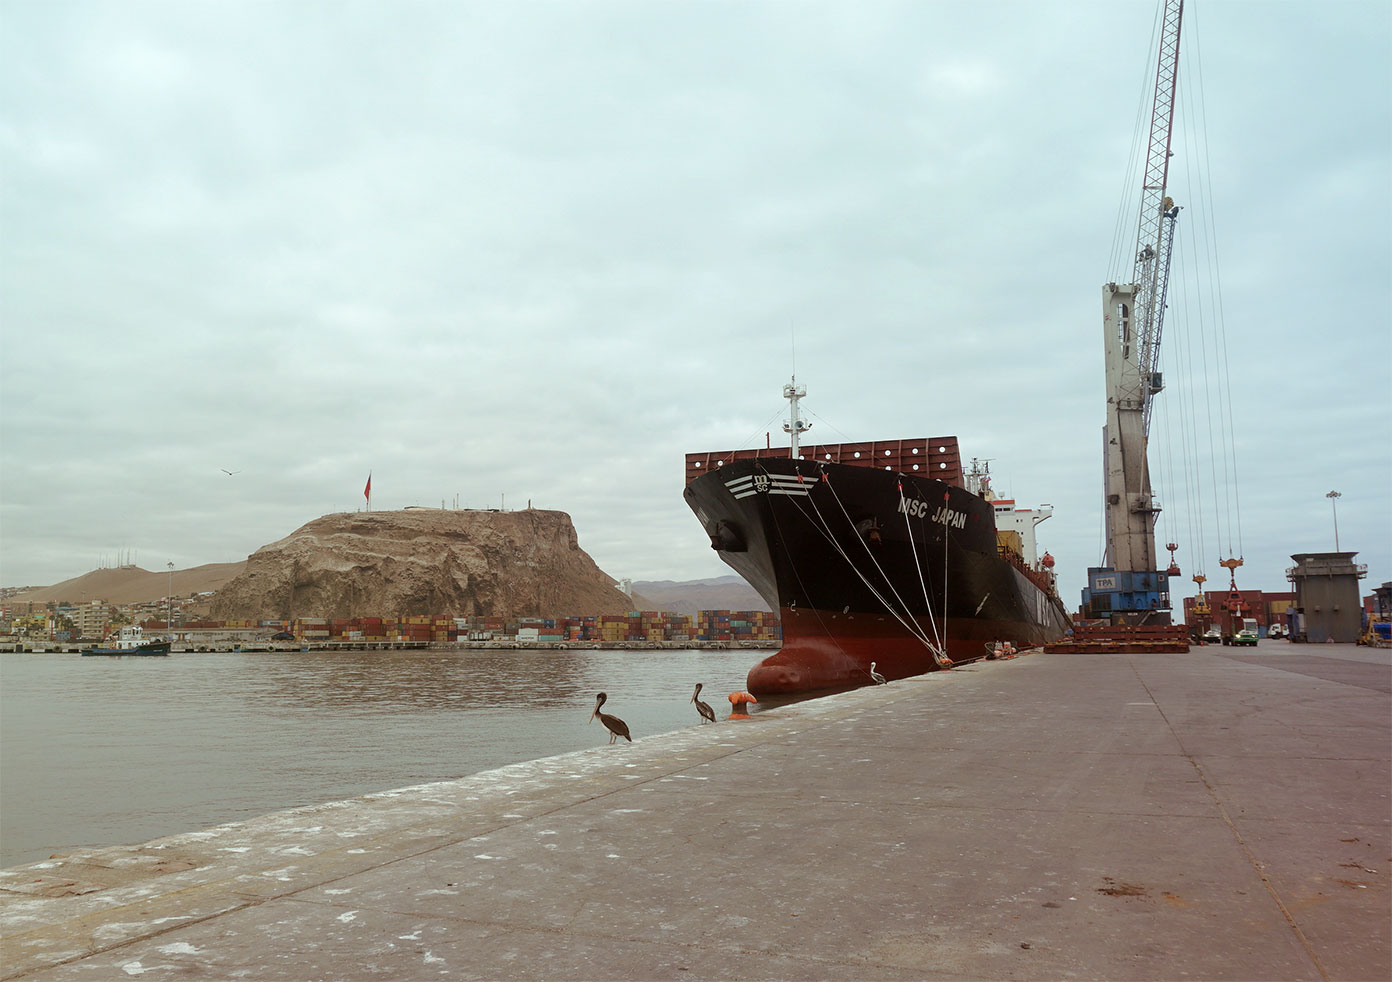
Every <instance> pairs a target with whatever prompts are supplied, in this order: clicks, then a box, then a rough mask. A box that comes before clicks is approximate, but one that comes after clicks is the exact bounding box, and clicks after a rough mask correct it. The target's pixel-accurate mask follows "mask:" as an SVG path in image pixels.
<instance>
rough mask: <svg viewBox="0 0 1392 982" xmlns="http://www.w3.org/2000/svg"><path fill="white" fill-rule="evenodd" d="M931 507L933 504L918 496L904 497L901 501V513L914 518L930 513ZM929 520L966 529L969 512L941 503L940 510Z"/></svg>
mask: <svg viewBox="0 0 1392 982" xmlns="http://www.w3.org/2000/svg"><path fill="white" fill-rule="evenodd" d="M929 507H931V506H930V505H929V504H928V502H926V501H921V500H919V499H918V498H902V499H900V501H899V513H900V514H901V515H911V516H913V517H914V518H923V517H924V516H925V515H927V514H928V509H929ZM928 520H929V521H930V522H941V523H942V524H944V525H950V526H952V527H953V528H955V529H964V528H966V527H967V513H966V512H963V511H954V510H953V509H951V508H948V507H947V506H946V505H940V506H939V507H938V510H937V511H935V512H933V514H932V516H931V517H929V519H928Z"/></svg>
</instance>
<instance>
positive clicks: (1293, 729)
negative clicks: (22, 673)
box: [0, 641, 1392, 980]
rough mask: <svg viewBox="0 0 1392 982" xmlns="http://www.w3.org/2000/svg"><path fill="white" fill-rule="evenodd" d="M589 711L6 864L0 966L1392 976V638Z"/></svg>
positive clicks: (304, 972) (99, 973)
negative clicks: (438, 761)
mask: <svg viewBox="0 0 1392 982" xmlns="http://www.w3.org/2000/svg"><path fill="white" fill-rule="evenodd" d="M1239 651H1240V652H1241V653H1239ZM711 701H712V702H713V703H714V702H716V700H714V699H712V700H711ZM588 711H589V706H587V705H586V706H577V707H576V712H577V713H588ZM692 715H693V717H694V716H695V713H694V712H693V714H692ZM722 715H723V714H722ZM595 731H596V732H595V743H596V746H595V747H594V749H593V750H588V751H584V752H581V753H574V754H568V755H565V756H561V757H554V758H548V759H546V760H541V761H533V762H531V763H527V764H519V765H515V766H512V767H507V768H503V769H501V770H498V771H491V772H488V773H486V774H480V775H475V776H473V777H470V778H465V779H463V780H459V781H454V782H448V783H441V784H432V785H425V786H421V787H416V788H406V789H402V790H400V791H395V792H391V793H387V794H379V795H371V796H366V797H363V798H357V799H353V800H350V801H343V802H334V803H331V804H325V805H320V806H316V807H312V808H303V809H297V810H294V811H288V812H281V813H277V814H275V815H270V816H266V817H264V818H261V819H258V820H256V821H252V822H247V823H240V824H236V825H229V826H223V827H219V828H215V829H209V830H206V831H202V832H194V833H188V834H185V835H179V836H174V837H170V838H166V839H161V840H157V841H155V842H151V843H147V844H145V845H143V846H136V847H129V848H116V849H106V850H101V851H95V852H91V853H88V854H82V855H73V856H68V857H64V858H61V859H54V860H52V861H49V862H46V863H38V864H34V865H31V866H26V867H20V868H17V869H12V870H6V871H4V872H3V873H2V874H0V945H3V948H2V949H0V954H2V955H3V968H0V973H3V978H6V979H11V978H22V979H26V980H28V979H34V980H39V979H43V980H50V979H102V980H106V979H121V978H131V977H139V976H145V977H147V978H152V979H165V978H244V979H255V980H264V979H297V980H298V979H366V978H384V979H427V978H428V979H451V978H453V979H473V978H484V979H514V978H516V979H533V978H534V979H556V978H585V979H596V978H626V979H680V978H692V979H694V978H703V977H708V978H738V979H747V978H780V979H820V978H836V979H968V978H984V979H1015V978H1021V979H1025V978H1028V979H1036V978H1046V979H1055V978H1084V979H1177V978H1186V977H1187V978H1204V979H1388V978H1392V900H1390V895H1389V874H1388V871H1389V866H1392V659H1390V658H1389V652H1387V651H1385V650H1371V649H1366V648H1355V647H1354V646H1352V645H1318V646H1316V645H1290V644H1287V643H1285V642H1269V641H1264V642H1262V643H1261V645H1259V646H1258V648H1256V649H1255V650H1253V649H1226V648H1217V647H1209V648H1202V649H1195V650H1194V651H1191V652H1190V653H1188V654H1151V655H1144V656H1141V655H1115V654H1112V655H1092V654H1086V655H1083V654H1057V655H1045V654H1032V655H1026V656H1024V657H1021V658H1018V659H1014V660H1011V661H1005V662H994V663H983V664H980V665H973V666H967V667H964V668H960V669H954V670H953V671H951V672H941V673H937V674H935V675H931V676H925V677H922V678H918V679H911V680H905V681H902V682H895V683H891V684H890V685H887V686H881V687H876V688H870V689H861V690H858V691H855V692H850V693H845V694H842V695H838V696H833V697H829V698H826V699H820V700H815V701H811V702H806V703H801V704H797V705H792V706H787V707H783V708H780V709H776V710H772V711H765V712H762V713H758V714H756V715H755V716H754V717H753V718H752V719H750V720H747V721H740V722H729V721H722V722H721V723H719V724H718V725H715V726H703V727H692V728H691V729H688V730H683V731H680V732H678V733H673V734H668V735H665V736H659V737H652V738H648V739H639V740H638V741H637V742H635V743H634V744H632V745H627V744H620V745H617V746H612V747H611V746H606V745H604V740H605V734H604V733H603V731H602V730H600V728H599V725H598V724H595Z"/></svg>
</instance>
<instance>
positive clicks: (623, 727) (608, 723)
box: [586, 692, 633, 743]
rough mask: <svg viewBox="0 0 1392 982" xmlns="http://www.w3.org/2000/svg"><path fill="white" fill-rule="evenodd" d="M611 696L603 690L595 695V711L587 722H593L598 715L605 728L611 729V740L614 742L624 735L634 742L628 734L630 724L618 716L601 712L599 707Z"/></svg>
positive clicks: (630, 741) (626, 738)
mask: <svg viewBox="0 0 1392 982" xmlns="http://www.w3.org/2000/svg"><path fill="white" fill-rule="evenodd" d="M608 698H609V697H608V696H607V695H605V694H604V693H603V692H601V693H600V694H599V695H597V696H596V697H595V704H594V712H592V713H590V718H589V719H588V720H586V722H593V721H594V718H595V717H596V716H598V717H599V721H600V722H601V723H603V724H604V728H605V729H606V730H608V731H609V742H610V743H613V742H614V741H615V740H617V739H618V738H619V737H623V738H624V739H625V740H627V741H628V742H629V743H632V742H633V737H631V736H629V735H628V724H627V723H625V722H624V721H623V720H621V719H619V718H618V717H617V716H610V715H609V714H608V713H601V712H600V711H599V707H600V706H602V705H604V700H605V699H608Z"/></svg>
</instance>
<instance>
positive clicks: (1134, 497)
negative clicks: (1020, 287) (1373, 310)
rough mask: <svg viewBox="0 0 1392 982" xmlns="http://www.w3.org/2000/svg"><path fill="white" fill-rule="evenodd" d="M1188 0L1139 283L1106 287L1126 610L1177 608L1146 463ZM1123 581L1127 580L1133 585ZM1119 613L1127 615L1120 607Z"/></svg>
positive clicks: (1111, 533) (1167, 91)
mask: <svg viewBox="0 0 1392 982" xmlns="http://www.w3.org/2000/svg"><path fill="white" fill-rule="evenodd" d="M1183 13H1184V0H1165V2H1164V10H1163V14H1162V22H1161V30H1160V46H1159V59H1158V63H1157V66H1156V73H1155V94H1154V99H1153V101H1152V104H1151V116H1150V140H1149V146H1148V150H1147V153H1146V163H1145V173H1144V176H1143V179H1142V188H1141V207H1140V216H1139V221H1138V224H1137V236H1136V253H1135V266H1134V269H1133V277H1132V282H1130V283H1123V284H1119V283H1108V284H1106V285H1105V286H1104V287H1103V288H1102V307H1103V325H1104V331H1103V333H1104V339H1105V349H1106V372H1107V425H1106V429H1105V431H1104V441H1103V443H1104V446H1103V458H1104V467H1105V471H1106V477H1105V483H1106V518H1107V557H1106V563H1107V566H1108V567H1109V568H1111V569H1112V570H1114V571H1116V572H1117V573H1130V574H1147V575H1145V576H1142V577H1139V578H1138V577H1136V576H1129V577H1122V578H1119V580H1118V581H1117V585H1118V586H1119V587H1120V590H1118V593H1119V594H1120V595H1121V596H1120V597H1119V598H1118V600H1117V601H1114V603H1113V605H1112V607H1113V611H1114V615H1115V613H1118V612H1126V616H1125V617H1124V618H1123V619H1128V620H1145V619H1149V617H1150V612H1151V611H1158V610H1161V609H1168V607H1169V599H1168V590H1167V589H1165V588H1164V582H1165V580H1164V577H1163V574H1162V573H1160V572H1159V569H1158V566H1159V561H1158V557H1157V556H1156V550H1155V518H1156V515H1157V514H1158V513H1159V511H1160V509H1159V506H1157V505H1156V504H1155V500H1154V497H1153V495H1152V492H1151V484H1150V470H1149V466H1148V465H1147V462H1146V438H1147V434H1148V431H1149V427H1150V404H1151V400H1152V399H1153V398H1154V396H1155V394H1156V393H1158V392H1159V391H1160V389H1161V388H1162V385H1161V377H1160V372H1159V371H1158V366H1159V358H1160V330H1161V327H1162V325H1163V323H1164V319H1163V316H1164V308H1165V291H1166V287H1167V285H1168V280H1169V259H1170V251H1171V248H1172V247H1173V244H1174V224H1175V220H1176V219H1177V217H1178V214H1179V209H1178V208H1177V207H1176V206H1175V204H1174V202H1173V201H1172V200H1171V199H1169V198H1168V197H1166V195H1165V187H1166V183H1167V180H1168V178H1169V162H1170V140H1171V135H1172V133H1173V128H1174V110H1175V91H1176V88H1177V84H1178V81H1179V34H1180V22H1181V19H1182V16H1183ZM1121 580H1125V583H1124V584H1123V583H1122V582H1121ZM1113 619H1114V620H1116V619H1118V618H1117V617H1116V616H1114V617H1113Z"/></svg>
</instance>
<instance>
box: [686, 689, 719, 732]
mask: <svg viewBox="0 0 1392 982" xmlns="http://www.w3.org/2000/svg"><path fill="white" fill-rule="evenodd" d="M700 694H701V683H700V682H697V683H696V691H695V692H693V693H691V701H692V702H694V703H695V704H696V712H698V713H700V714H701V725H702V726H704V725H705V724H706V723H708V722H709V723H714V722H715V710H714V709H711V708H710V706H708V705H706V704H705V703H704V702H702V701H701V700H700V699H697V698H696V697H697V696H699V695H700Z"/></svg>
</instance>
